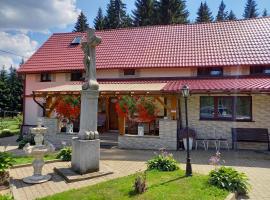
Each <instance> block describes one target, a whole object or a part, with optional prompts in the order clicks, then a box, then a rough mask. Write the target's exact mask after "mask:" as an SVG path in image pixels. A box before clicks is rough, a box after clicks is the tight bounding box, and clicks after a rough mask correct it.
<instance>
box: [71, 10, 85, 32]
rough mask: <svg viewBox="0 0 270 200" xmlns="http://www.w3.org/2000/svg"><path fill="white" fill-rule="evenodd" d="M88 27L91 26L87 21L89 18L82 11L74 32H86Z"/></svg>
mask: <svg viewBox="0 0 270 200" xmlns="http://www.w3.org/2000/svg"><path fill="white" fill-rule="evenodd" d="M88 28H89V24H88V23H87V18H86V16H85V15H84V13H83V12H82V11H81V13H80V14H79V16H78V19H77V22H76V24H75V27H74V29H73V32H84V31H86V30H87V29H88Z"/></svg>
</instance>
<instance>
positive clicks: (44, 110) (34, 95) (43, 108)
mask: <svg viewBox="0 0 270 200" xmlns="http://www.w3.org/2000/svg"><path fill="white" fill-rule="evenodd" d="M33 100H34V102H35V103H36V104H37V105H39V106H40V107H41V108H42V110H43V113H44V114H45V112H46V109H45V107H44V106H43V105H42V104H40V103H39V102H38V101H37V100H36V94H35V92H34V91H33Z"/></svg>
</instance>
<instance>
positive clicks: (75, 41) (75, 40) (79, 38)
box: [71, 36, 82, 44]
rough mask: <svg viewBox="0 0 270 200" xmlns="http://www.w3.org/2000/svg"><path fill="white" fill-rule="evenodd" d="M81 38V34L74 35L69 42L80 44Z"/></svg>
mask: <svg viewBox="0 0 270 200" xmlns="http://www.w3.org/2000/svg"><path fill="white" fill-rule="evenodd" d="M81 40H82V37H81V36H76V37H75V38H74V39H73V40H72V42H71V44H80V43H81Z"/></svg>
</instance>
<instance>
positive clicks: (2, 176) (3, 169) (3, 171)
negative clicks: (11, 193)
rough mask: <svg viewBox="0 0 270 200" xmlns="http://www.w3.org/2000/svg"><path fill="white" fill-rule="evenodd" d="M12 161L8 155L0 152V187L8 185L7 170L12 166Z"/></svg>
mask: <svg viewBox="0 0 270 200" xmlns="http://www.w3.org/2000/svg"><path fill="white" fill-rule="evenodd" d="M13 163H14V159H13V157H12V155H11V154H10V153H7V152H0V186H7V185H8V184H9V171H8V170H9V168H10V167H12V166H13Z"/></svg>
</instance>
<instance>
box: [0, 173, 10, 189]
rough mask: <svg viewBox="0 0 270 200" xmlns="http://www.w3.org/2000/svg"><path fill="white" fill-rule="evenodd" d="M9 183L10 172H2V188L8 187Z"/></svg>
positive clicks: (0, 182)
mask: <svg viewBox="0 0 270 200" xmlns="http://www.w3.org/2000/svg"><path fill="white" fill-rule="evenodd" d="M8 183H9V172H8V171H4V172H0V186H2V185H7V184H8Z"/></svg>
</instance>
